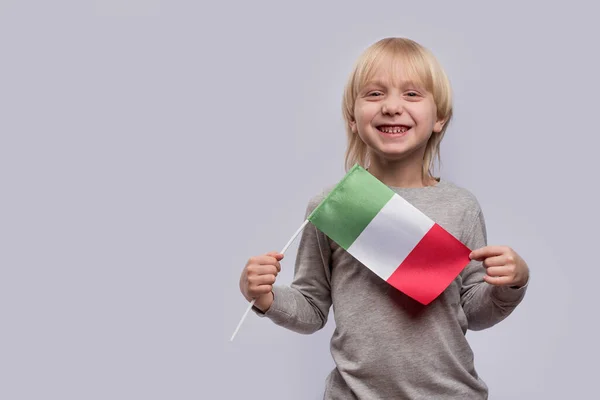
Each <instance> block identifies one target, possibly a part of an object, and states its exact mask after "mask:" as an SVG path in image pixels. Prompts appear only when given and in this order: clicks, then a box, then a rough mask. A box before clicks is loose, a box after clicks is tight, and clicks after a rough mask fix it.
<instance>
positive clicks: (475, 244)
mask: <svg viewBox="0 0 600 400" xmlns="http://www.w3.org/2000/svg"><path fill="white" fill-rule="evenodd" d="M465 244H466V245H467V246H468V247H469V248H470V249H472V250H475V249H481V248H484V247H486V246H487V233H486V227H485V220H484V217H483V213H482V212H481V209H479V208H478V210H477V212H476V214H475V216H474V218H473V222H472V223H471V225H470V228H469V231H468V232H467V236H466V240H465ZM461 276H462V288H461V305H462V307H463V310H464V312H465V314H466V316H467V320H468V322H469V329H471V330H475V331H476V330H483V329H486V328H489V327H492V326H494V325H496V324H497V323H498V322H500V321H502V320H504V319H505V318H506V317H508V316H509V315H510V314H511V313H512V311H513V310H514V309H515V308H516V307H517V305H519V303H520V302H521V301H522V300H523V297H524V296H525V292H526V290H527V283H528V282H526V283H524V284H523V285H520V286H514V285H513V284H512V283H509V284H501V285H492V284H490V283H488V282H486V280H491V278H490V277H489V276H487V274H486V269H485V266H484V264H483V263H482V262H481V261H480V259H473V260H472V261H471V262H470V263H469V264H468V265H467V267H466V268H465V269H464V270H463V272H462V273H461ZM505 282H506V281H505Z"/></svg>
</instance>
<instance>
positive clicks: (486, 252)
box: [469, 246, 506, 261]
mask: <svg viewBox="0 0 600 400" xmlns="http://www.w3.org/2000/svg"><path fill="white" fill-rule="evenodd" d="M505 252H506V247H505V246H485V247H481V248H479V249H476V250H473V251H472V252H471V254H469V257H470V258H471V260H477V261H482V260H484V259H486V258H488V257H494V256H499V255H501V254H504V253H505Z"/></svg>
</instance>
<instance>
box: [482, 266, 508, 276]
mask: <svg viewBox="0 0 600 400" xmlns="http://www.w3.org/2000/svg"><path fill="white" fill-rule="evenodd" d="M486 273H487V275H488V276H491V277H499V276H511V271H509V269H508V268H506V267H490V268H488V269H487V271H486Z"/></svg>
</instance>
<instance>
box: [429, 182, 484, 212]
mask: <svg viewBox="0 0 600 400" xmlns="http://www.w3.org/2000/svg"><path fill="white" fill-rule="evenodd" d="M438 189H439V190H438V192H437V197H438V199H439V200H441V201H444V202H445V203H447V204H453V205H455V207H459V208H462V209H463V210H464V211H466V212H468V213H472V214H479V213H481V204H480V202H479V200H478V198H477V196H476V195H475V193H473V192H472V191H470V190H469V189H467V188H465V187H463V186H460V185H458V184H456V183H455V182H452V181H449V180H442V181H441V182H440V183H439V188H438Z"/></svg>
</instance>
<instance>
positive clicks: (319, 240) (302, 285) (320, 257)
mask: <svg viewBox="0 0 600 400" xmlns="http://www.w3.org/2000/svg"><path fill="white" fill-rule="evenodd" d="M318 203H319V199H316V198H315V199H313V200H311V202H310V203H309V205H308V207H307V211H306V214H305V217H307V216H308V215H309V214H310V212H311V211H312V210H313V209H314V208H315V207H316V206H317V205H318ZM330 259H331V249H330V247H329V242H328V240H327V237H326V236H325V235H324V234H323V233H322V232H321V231H319V230H318V229H317V228H316V227H315V226H314V225H313V224H311V223H310V222H309V223H308V224H307V225H306V227H305V228H304V231H303V232H302V234H301V237H300V243H299V246H298V253H297V256H296V265H295V269H294V279H293V281H292V284H291V285H290V286H289V287H287V286H279V285H278V286H274V287H273V302H272V304H271V305H270V307H269V308H268V310H267V311H266V312H262V311H261V310H260V309H258V308H257V307H253V310H254V311H255V313H256V314H257V315H259V316H261V317H268V318H269V319H271V320H272V321H273V322H274V323H275V324H277V325H280V326H283V327H285V328H287V329H290V330H292V331H294V332H298V333H303V334H309V333H313V332H316V331H318V330H319V329H321V328H323V327H324V326H325V324H326V322H327V317H328V315H329V308H330V306H331V287H330V283H331V272H330Z"/></svg>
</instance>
